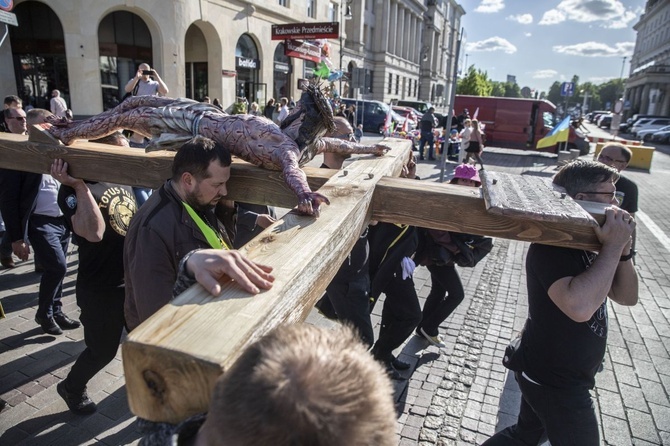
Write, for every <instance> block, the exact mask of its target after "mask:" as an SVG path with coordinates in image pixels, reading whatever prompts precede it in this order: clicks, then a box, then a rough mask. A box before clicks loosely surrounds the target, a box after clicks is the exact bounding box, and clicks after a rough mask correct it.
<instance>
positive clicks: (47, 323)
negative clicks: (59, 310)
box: [35, 316, 63, 336]
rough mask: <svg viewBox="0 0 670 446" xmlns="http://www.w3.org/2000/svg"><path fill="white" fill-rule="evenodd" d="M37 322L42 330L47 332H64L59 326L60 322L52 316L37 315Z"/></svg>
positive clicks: (57, 333) (56, 333) (53, 333)
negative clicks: (42, 316)
mask: <svg viewBox="0 0 670 446" xmlns="http://www.w3.org/2000/svg"><path fill="white" fill-rule="evenodd" d="M35 322H37V325H39V326H40V327H42V330H44V332H45V333H46V334H50V335H54V336H55V335H60V334H63V330H61V328H60V327H59V326H58V324H57V323H56V321H55V320H54V318H52V317H47V318H41V317H39V316H35Z"/></svg>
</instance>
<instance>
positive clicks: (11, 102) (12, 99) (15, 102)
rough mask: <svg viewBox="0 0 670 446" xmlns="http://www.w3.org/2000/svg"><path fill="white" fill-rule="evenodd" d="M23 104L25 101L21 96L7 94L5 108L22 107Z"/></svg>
mask: <svg viewBox="0 0 670 446" xmlns="http://www.w3.org/2000/svg"><path fill="white" fill-rule="evenodd" d="M22 105H23V101H21V98H19V97H18V96H16V95H13V94H10V95H9V96H5V101H4V108H10V107H21V106H22Z"/></svg>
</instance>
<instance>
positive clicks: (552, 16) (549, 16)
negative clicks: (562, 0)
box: [538, 9, 565, 25]
mask: <svg viewBox="0 0 670 446" xmlns="http://www.w3.org/2000/svg"><path fill="white" fill-rule="evenodd" d="M561 22H565V14H563V13H562V12H561V11H557V10H555V9H551V10H549V11H547V12H545V13H544V15H543V16H542V19H541V20H540V21H539V22H538V24H539V25H555V24H557V23H561Z"/></svg>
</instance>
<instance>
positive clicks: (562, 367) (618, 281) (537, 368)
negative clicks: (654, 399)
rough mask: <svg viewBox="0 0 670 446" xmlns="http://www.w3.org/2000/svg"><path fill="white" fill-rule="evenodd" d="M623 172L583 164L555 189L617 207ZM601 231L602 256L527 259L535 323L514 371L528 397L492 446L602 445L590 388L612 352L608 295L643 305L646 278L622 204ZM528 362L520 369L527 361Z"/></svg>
mask: <svg viewBox="0 0 670 446" xmlns="http://www.w3.org/2000/svg"><path fill="white" fill-rule="evenodd" d="M617 177H618V174H617V172H616V170H614V169H613V168H611V167H608V166H605V165H603V164H602V163H597V162H593V161H576V162H574V163H570V164H568V165H567V166H565V167H564V168H563V169H562V170H561V171H560V172H559V173H558V174H557V175H556V176H555V177H554V180H553V182H554V184H555V185H557V186H560V187H562V188H564V189H565V190H566V192H567V194H568V195H570V196H571V197H573V198H574V199H577V200H586V201H594V202H600V203H604V204H616V199H615V192H616V188H615V185H614V183H615V182H616V180H617ZM605 215H606V218H605V223H604V224H603V226H602V227H598V228H596V229H595V232H596V235H597V237H598V239H599V241H600V242H601V243H602V247H601V249H600V251H599V252H598V253H597V254H596V253H593V252H588V251H582V250H578V249H569V248H560V247H554V246H545V245H539V244H535V243H534V244H532V245H531V246H530V248H529V249H528V256H527V258H526V274H527V281H528V313H529V316H528V319H527V320H526V325H525V328H524V331H523V334H522V338H521V344H520V346H519V347H518V350H517V353H516V354H515V355H514V361H515V362H517V356H516V355H519V358H520V360H519V361H518V362H517V364H516V366H515V367H514V369H515V372H516V375H515V376H516V379H517V382H518V383H519V388H520V389H521V393H522V400H521V407H520V410H519V418H518V421H517V424H515V425H513V426H510V427H508V428H507V429H504V430H502V431H501V432H498V433H497V434H496V435H494V436H493V437H491V438H490V439H489V440H487V441H486V442H485V443H484V445H486V446H491V445H502V444H540V443H541V442H542V441H544V440H546V439H549V441H550V442H551V443H552V444H578V445H584V446H588V445H593V446H596V445H599V444H600V443H599V442H600V440H599V432H598V422H597V418H596V414H595V411H594V408H593V402H592V401H591V396H590V394H589V389H591V388H593V386H594V385H595V374H596V372H597V370H598V368H599V366H600V364H601V362H602V360H603V357H604V355H605V347H606V342H607V297H608V296H609V298H610V299H612V301H614V302H616V303H618V304H621V305H635V304H636V303H637V300H638V278H637V274H636V272H635V269H634V267H633V262H632V251H631V234H632V233H633V230H634V229H635V220H634V219H633V218H632V217H631V215H630V214H629V213H628V212H626V211H624V210H622V209H620V208H618V207H615V206H612V207H608V208H607V209H606V212H605ZM519 363H520V364H519Z"/></svg>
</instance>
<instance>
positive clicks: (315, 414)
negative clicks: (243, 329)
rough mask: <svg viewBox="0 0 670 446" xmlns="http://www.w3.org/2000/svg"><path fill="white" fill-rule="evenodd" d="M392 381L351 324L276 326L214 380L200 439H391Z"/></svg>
mask: <svg viewBox="0 0 670 446" xmlns="http://www.w3.org/2000/svg"><path fill="white" fill-rule="evenodd" d="M392 395H393V388H392V386H391V383H390V381H389V379H388V377H387V376H386V374H385V372H384V369H383V368H382V367H381V365H380V364H379V363H377V362H376V361H375V360H374V359H373V358H372V356H371V355H370V353H369V352H368V351H367V348H366V347H365V346H364V345H363V344H362V343H361V341H360V340H359V338H358V336H356V334H355V333H354V331H353V330H352V329H351V328H349V327H346V326H341V327H338V328H336V329H335V330H326V329H323V328H319V327H315V326H312V325H307V324H296V325H288V326H282V327H279V328H277V329H275V330H273V331H272V332H270V333H269V334H268V335H266V336H264V337H263V338H261V339H260V340H259V341H258V342H256V343H255V344H253V345H252V346H251V347H249V348H248V349H247V350H246V351H245V352H244V353H243V354H242V356H240V358H239V359H238V360H237V361H236V362H235V364H234V365H233V366H232V367H231V368H230V370H228V371H227V372H226V373H225V374H224V375H223V376H222V377H221V378H220V379H219V380H218V381H217V384H216V387H215V389H214V393H213V395H212V402H211V405H210V411H209V414H208V416H207V421H206V423H205V424H204V425H203V427H202V432H201V435H204V437H205V439H206V441H207V443H208V444H230V445H233V444H234V445H239V446H245V445H249V446H251V445H262V444H272V445H277V446H282V445H312V446H335V445H338V446H339V445H342V446H345V445H346V446H356V445H360V446H363V445H381V446H385V445H389V446H390V445H394V444H395V442H396V440H395V409H394V405H393V398H392Z"/></svg>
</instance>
